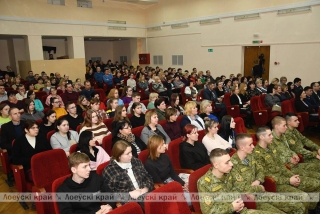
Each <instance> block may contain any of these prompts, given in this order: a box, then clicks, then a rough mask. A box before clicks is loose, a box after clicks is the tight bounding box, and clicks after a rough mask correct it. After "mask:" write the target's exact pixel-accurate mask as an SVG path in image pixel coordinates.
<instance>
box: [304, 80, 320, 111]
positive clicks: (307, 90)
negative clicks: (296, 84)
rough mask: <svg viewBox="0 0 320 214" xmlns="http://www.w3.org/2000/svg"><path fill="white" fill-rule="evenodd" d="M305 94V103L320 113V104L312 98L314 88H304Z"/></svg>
mask: <svg viewBox="0 0 320 214" xmlns="http://www.w3.org/2000/svg"><path fill="white" fill-rule="evenodd" d="M303 90H304V92H305V93H306V98H305V99H303V101H304V102H305V103H307V105H308V106H309V107H311V108H313V109H315V110H316V112H318V108H319V104H318V103H317V101H316V100H315V99H314V98H313V97H312V88H311V87H310V86H306V87H304V89H303Z"/></svg>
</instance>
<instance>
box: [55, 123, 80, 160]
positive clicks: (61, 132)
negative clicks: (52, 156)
mask: <svg viewBox="0 0 320 214" xmlns="http://www.w3.org/2000/svg"><path fill="white" fill-rule="evenodd" d="M55 130H56V133H54V134H53V135H52V136H51V138H50V144H51V147H52V148H53V149H63V150H64V151H65V152H66V155H67V156H69V150H70V147H71V146H72V145H73V144H75V143H78V141H79V135H78V133H77V132H76V131H73V130H69V122H68V120H67V119H66V118H64V117H61V118H59V119H58V120H57V122H56V123H55Z"/></svg>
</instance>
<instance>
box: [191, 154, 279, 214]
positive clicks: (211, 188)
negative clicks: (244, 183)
mask: <svg viewBox="0 0 320 214" xmlns="http://www.w3.org/2000/svg"><path fill="white" fill-rule="evenodd" d="M210 161H211V164H212V167H211V168H210V169H209V171H208V172H207V173H206V174H204V175H203V176H202V177H201V178H200V179H199V180H198V183H197V186H198V192H199V196H200V197H199V200H200V208H201V212H202V213H203V214H213V213H215V214H233V213H241V214H243V213H244V214H246V213H254V214H260V213H261V214H267V213H277V212H268V211H261V210H250V209H248V208H247V207H245V204H244V202H243V200H242V199H241V194H240V193H237V192H234V191H232V187H231V183H230V182H229V180H231V177H230V174H229V172H230V171H231V169H232V166H233V164H232V162H231V161H230V156H229V154H228V153H227V151H226V150H224V149H220V148H217V149H213V150H212V151H211V153H210ZM226 196H227V197H228V199H229V200H227V199H224V197H226ZM280 213H282V212H280Z"/></svg>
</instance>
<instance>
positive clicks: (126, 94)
mask: <svg viewBox="0 0 320 214" xmlns="http://www.w3.org/2000/svg"><path fill="white" fill-rule="evenodd" d="M122 100H123V103H124V104H127V103H128V104H129V103H130V102H131V101H132V88H131V87H130V86H125V87H124V89H123V91H122Z"/></svg>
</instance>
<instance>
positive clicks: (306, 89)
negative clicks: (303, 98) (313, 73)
mask: <svg viewBox="0 0 320 214" xmlns="http://www.w3.org/2000/svg"><path fill="white" fill-rule="evenodd" d="M309 89H311V90H312V88H311V87H310V86H306V87H304V89H303V90H304V91H308V90H309Z"/></svg>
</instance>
